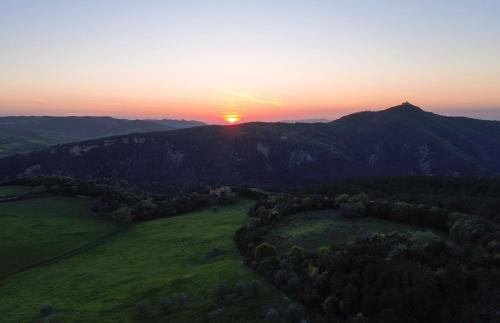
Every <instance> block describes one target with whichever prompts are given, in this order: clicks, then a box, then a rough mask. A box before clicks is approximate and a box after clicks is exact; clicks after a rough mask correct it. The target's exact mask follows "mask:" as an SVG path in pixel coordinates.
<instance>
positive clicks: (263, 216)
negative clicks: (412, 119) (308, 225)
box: [247, 193, 500, 252]
mask: <svg viewBox="0 0 500 323" xmlns="http://www.w3.org/2000/svg"><path fill="white" fill-rule="evenodd" d="M324 208H333V209H338V210H340V211H341V213H342V214H343V215H344V216H346V217H353V218H360V217H365V216H368V217H376V218H380V219H386V220H392V221H397V222H403V223H407V224H413V225H419V226H424V227H429V228H434V229H438V230H443V231H446V232H448V233H449V235H450V237H451V239H453V240H454V241H455V242H457V243H461V244H473V245H477V244H481V245H483V246H484V247H486V246H487V245H488V246H489V247H488V250H491V251H492V252H497V251H500V249H499V248H498V246H499V245H500V239H499V238H498V233H499V232H500V228H499V224H497V223H495V222H493V221H492V220H489V219H488V218H486V217H482V216H479V215H471V214H465V213H460V212H454V211H450V210H447V209H444V208H441V207H438V206H431V205H426V204H414V203H409V202H405V201H393V200H387V199H383V198H377V199H372V198H370V197H369V196H368V195H367V194H364V193H361V194H356V195H353V196H350V195H348V194H340V195H337V196H335V197H332V196H321V195H318V194H315V195H304V194H300V195H297V194H291V193H286V194H279V195H276V196H270V197H268V198H267V199H264V200H261V201H259V202H257V203H256V204H255V206H254V207H253V208H252V209H250V211H249V216H250V217H249V221H248V225H247V227H248V228H257V227H262V226H266V225H269V224H271V223H273V222H274V221H279V220H280V218H282V217H284V216H287V215H290V214H294V213H299V212H303V211H311V210H319V209H324Z"/></svg>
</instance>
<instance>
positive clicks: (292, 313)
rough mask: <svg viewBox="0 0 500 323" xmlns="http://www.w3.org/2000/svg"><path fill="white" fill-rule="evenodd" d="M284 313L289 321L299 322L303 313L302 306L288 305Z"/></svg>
mask: <svg viewBox="0 0 500 323" xmlns="http://www.w3.org/2000/svg"><path fill="white" fill-rule="evenodd" d="M286 313H287V316H288V318H289V319H290V321H291V322H300V321H301V320H302V319H303V318H304V315H305V311H304V307H303V306H302V305H299V304H290V305H288V308H287V310H286Z"/></svg>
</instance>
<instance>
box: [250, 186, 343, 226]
mask: <svg viewBox="0 0 500 323" xmlns="http://www.w3.org/2000/svg"><path fill="white" fill-rule="evenodd" d="M333 207H335V199H334V198H332V197H328V196H321V195H318V194H315V195H298V194H292V193H281V194H276V195H270V196H269V197H267V198H266V199H261V200H259V201H257V203H255V205H254V206H253V207H252V208H251V209H250V210H249V212H248V215H249V217H250V218H249V223H248V225H249V226H251V227H260V226H265V225H268V224H270V223H272V222H274V221H278V220H279V219H280V218H282V217H284V216H287V215H291V214H295V213H299V212H304V211H313V210H320V209H324V208H333Z"/></svg>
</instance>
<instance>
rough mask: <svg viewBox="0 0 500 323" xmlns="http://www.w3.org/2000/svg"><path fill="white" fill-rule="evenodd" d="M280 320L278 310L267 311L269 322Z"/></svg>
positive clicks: (266, 318)
mask: <svg viewBox="0 0 500 323" xmlns="http://www.w3.org/2000/svg"><path fill="white" fill-rule="evenodd" d="M279 319H280V315H279V313H278V311H277V310H275V309H274V308H270V309H269V310H268V311H267V313H266V317H265V320H266V321H267V322H278V320H279Z"/></svg>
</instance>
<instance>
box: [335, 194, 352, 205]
mask: <svg viewBox="0 0 500 323" xmlns="http://www.w3.org/2000/svg"><path fill="white" fill-rule="evenodd" d="M348 200H349V195H347V194H340V195H338V196H337V197H335V202H334V203H335V206H336V207H340V206H341V205H342V204H344V203H347V201H348Z"/></svg>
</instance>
